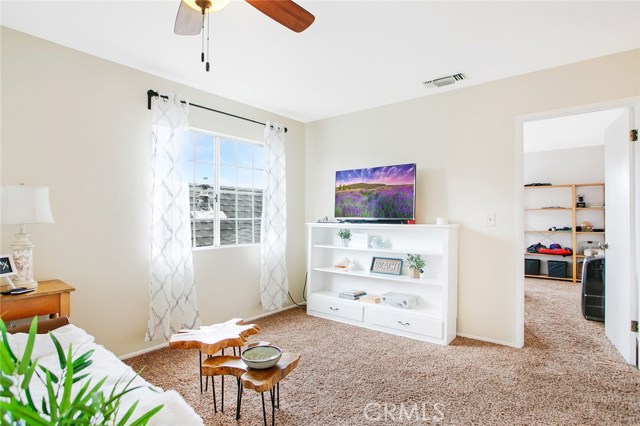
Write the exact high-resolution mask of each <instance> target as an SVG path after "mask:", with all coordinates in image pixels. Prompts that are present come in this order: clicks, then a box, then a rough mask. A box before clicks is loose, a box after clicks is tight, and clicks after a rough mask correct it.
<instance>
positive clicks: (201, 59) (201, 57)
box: [200, 9, 204, 62]
mask: <svg viewBox="0 0 640 426" xmlns="http://www.w3.org/2000/svg"><path fill="white" fill-rule="evenodd" d="M201 32H202V52H201V53H200V62H204V9H202V31H201Z"/></svg>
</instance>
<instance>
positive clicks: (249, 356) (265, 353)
mask: <svg viewBox="0 0 640 426" xmlns="http://www.w3.org/2000/svg"><path fill="white" fill-rule="evenodd" d="M281 356H282V351H281V350H280V348H278V347H276V346H271V345H268V346H254V347H252V348H248V349H245V350H244V351H242V354H241V358H242V361H243V362H244V363H245V364H246V365H247V367H249V368H255V369H258V370H263V369H265V368H270V367H273V366H274V365H276V364H277V363H278V361H280V357H281Z"/></svg>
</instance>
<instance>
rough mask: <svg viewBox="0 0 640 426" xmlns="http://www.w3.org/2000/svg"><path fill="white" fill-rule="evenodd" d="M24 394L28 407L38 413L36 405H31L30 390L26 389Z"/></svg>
mask: <svg viewBox="0 0 640 426" xmlns="http://www.w3.org/2000/svg"><path fill="white" fill-rule="evenodd" d="M24 394H25V395H26V396H27V402H28V403H29V407H31V409H32V410H34V411H38V409H37V408H36V404H34V403H33V398H31V390H30V389H28V388H27V389H25V390H24Z"/></svg>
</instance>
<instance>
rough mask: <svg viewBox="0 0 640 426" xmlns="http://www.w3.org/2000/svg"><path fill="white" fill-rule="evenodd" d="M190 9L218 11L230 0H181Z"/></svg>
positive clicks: (207, 11)
mask: <svg viewBox="0 0 640 426" xmlns="http://www.w3.org/2000/svg"><path fill="white" fill-rule="evenodd" d="M182 1H183V2H184V3H185V4H186V5H187V6H189V7H190V8H191V9H193V10H196V11H198V12H202V9H204V10H205V12H206V13H210V12H219V11H221V10H222V9H224V8H225V7H227V6H228V5H229V3H231V0H182Z"/></svg>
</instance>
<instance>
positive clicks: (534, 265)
mask: <svg viewBox="0 0 640 426" xmlns="http://www.w3.org/2000/svg"><path fill="white" fill-rule="evenodd" d="M524 273H525V275H540V259H525V260H524Z"/></svg>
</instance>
